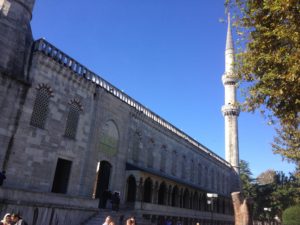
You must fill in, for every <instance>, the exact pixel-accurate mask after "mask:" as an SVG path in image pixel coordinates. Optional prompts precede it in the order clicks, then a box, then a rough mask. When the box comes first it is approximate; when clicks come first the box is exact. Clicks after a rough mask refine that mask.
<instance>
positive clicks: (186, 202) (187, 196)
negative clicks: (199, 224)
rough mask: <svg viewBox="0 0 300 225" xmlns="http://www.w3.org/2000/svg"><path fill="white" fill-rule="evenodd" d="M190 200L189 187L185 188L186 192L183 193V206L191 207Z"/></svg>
mask: <svg viewBox="0 0 300 225" xmlns="http://www.w3.org/2000/svg"><path fill="white" fill-rule="evenodd" d="M189 200H190V194H189V191H188V189H185V190H184V193H183V208H186V209H188V208H189V206H190V204H189V203H190V202H189Z"/></svg>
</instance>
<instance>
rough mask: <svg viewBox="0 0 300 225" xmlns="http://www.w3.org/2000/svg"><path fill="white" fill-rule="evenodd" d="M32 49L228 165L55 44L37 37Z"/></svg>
mask: <svg viewBox="0 0 300 225" xmlns="http://www.w3.org/2000/svg"><path fill="white" fill-rule="evenodd" d="M34 51H36V52H41V53H43V54H45V55H46V56H48V57H50V58H52V59H53V60H55V61H56V62H58V63H60V64H62V65H64V66H66V67H67V68H69V69H70V70H71V71H72V72H73V73H75V74H77V75H79V76H83V77H84V78H85V79H87V80H89V81H91V82H93V83H95V84H97V85H99V86H100V87H102V88H103V89H105V90H107V91H108V92H110V93H111V94H112V95H114V96H115V97H117V98H118V99H120V100H121V101H123V102H125V103H127V104H128V105H130V106H131V107H133V108H135V109H136V110H137V111H139V112H142V113H143V114H145V115H146V116H147V117H148V118H150V119H152V120H153V121H155V122H156V123H158V124H160V125H161V126H162V127H164V128H166V129H167V130H169V131H171V132H172V133H174V134H176V135H178V136H179V137H181V138H183V139H185V140H186V141H187V142H189V143H191V144H192V145H194V146H195V147H197V148H198V149H201V150H202V151H204V152H205V153H207V154H209V155H210V156H211V157H213V158H215V159H216V160H217V161H219V162H221V163H223V164H226V165H227V166H230V164H229V163H228V162H226V161H225V160H224V159H222V158H220V157H219V156H218V155H216V154H215V153H213V152H211V151H210V150H208V149H207V148H206V147H204V146H203V145H201V144H200V143H198V142H197V141H196V140H194V139H193V138H191V137H190V136H188V135H187V134H185V133H184V132H182V131H180V130H179V129H177V128H176V127H175V126H173V125H172V124H170V123H169V122H167V121H166V120H164V119H163V118H161V117H160V116H158V115H157V114H156V113H154V112H152V111H150V110H149V109H147V108H146V107H144V106H143V105H142V104H140V103H139V102H137V101H135V100H134V99H132V98H131V97H129V96H128V95H127V94H125V93H124V92H123V91H121V90H119V89H118V88H116V87H114V86H113V85H112V84H110V83H109V82H108V81H106V80H104V79H103V78H101V77H99V76H98V75H96V74H94V73H93V72H92V71H90V70H89V69H87V68H86V67H85V66H83V65H81V64H80V63H78V62H77V61H76V60H74V59H73V58H71V57H70V56H68V55H67V54H65V53H63V52H62V51H60V50H59V49H57V48H56V47H55V46H53V45H52V44H50V43H49V42H47V41H46V40H44V39H39V40H37V41H36V42H35V45H34Z"/></svg>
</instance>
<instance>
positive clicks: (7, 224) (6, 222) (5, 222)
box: [0, 213, 12, 225]
mask: <svg viewBox="0 0 300 225" xmlns="http://www.w3.org/2000/svg"><path fill="white" fill-rule="evenodd" d="M11 222H12V221H11V215H10V213H6V214H5V216H4V217H3V219H2V220H1V222H0V224H1V225H11Z"/></svg>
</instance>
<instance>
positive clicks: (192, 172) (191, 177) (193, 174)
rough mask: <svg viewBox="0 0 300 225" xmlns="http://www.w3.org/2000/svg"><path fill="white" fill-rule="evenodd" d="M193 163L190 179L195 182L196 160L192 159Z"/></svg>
mask: <svg viewBox="0 0 300 225" xmlns="http://www.w3.org/2000/svg"><path fill="white" fill-rule="evenodd" d="M190 163H191V165H190V181H191V182H192V183H193V182H194V176H195V164H194V160H193V159H191V162H190Z"/></svg>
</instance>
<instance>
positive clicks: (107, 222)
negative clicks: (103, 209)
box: [102, 216, 112, 225]
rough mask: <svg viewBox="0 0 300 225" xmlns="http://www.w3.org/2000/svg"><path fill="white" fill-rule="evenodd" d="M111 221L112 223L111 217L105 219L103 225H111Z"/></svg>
mask: <svg viewBox="0 0 300 225" xmlns="http://www.w3.org/2000/svg"><path fill="white" fill-rule="evenodd" d="M111 221H112V218H111V216H107V217H106V218H105V221H104V223H103V224H102V225H109V224H110V222H111Z"/></svg>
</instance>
